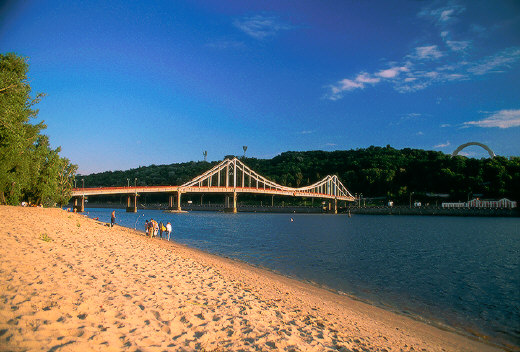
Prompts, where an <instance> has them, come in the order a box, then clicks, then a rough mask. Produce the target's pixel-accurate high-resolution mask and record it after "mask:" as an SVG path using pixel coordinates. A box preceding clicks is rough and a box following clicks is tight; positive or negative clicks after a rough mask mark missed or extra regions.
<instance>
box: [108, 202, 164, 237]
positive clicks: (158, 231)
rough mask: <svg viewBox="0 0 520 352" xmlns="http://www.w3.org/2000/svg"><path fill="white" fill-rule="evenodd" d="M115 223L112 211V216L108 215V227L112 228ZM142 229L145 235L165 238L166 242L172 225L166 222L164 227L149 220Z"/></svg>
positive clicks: (160, 223) (114, 213)
mask: <svg viewBox="0 0 520 352" xmlns="http://www.w3.org/2000/svg"><path fill="white" fill-rule="evenodd" d="M115 223H116V211H115V210H114V211H112V214H111V215H110V227H113V226H114V224H115ZM144 229H145V231H146V235H147V236H150V238H152V237H157V236H159V238H163V234H164V238H167V239H168V241H169V240H170V235H171V233H172V224H171V223H170V222H168V223H167V224H166V225H165V224H163V223H162V222H159V223H158V222H157V221H155V220H154V219H151V220H150V221H148V220H146V222H145V223H144Z"/></svg>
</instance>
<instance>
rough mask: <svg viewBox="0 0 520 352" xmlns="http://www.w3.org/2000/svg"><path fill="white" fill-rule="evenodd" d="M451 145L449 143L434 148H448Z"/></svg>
mask: <svg viewBox="0 0 520 352" xmlns="http://www.w3.org/2000/svg"><path fill="white" fill-rule="evenodd" d="M450 145H451V143H450V141H447V142H446V143H440V144H437V145H434V146H433V147H434V148H447V147H449V146H450Z"/></svg>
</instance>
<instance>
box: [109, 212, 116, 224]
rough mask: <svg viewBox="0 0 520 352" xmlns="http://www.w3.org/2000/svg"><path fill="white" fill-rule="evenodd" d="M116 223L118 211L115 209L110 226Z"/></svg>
mask: <svg viewBox="0 0 520 352" xmlns="http://www.w3.org/2000/svg"><path fill="white" fill-rule="evenodd" d="M115 223H116V211H115V210H113V211H112V216H111V218H110V227H113V226H114V224H115Z"/></svg>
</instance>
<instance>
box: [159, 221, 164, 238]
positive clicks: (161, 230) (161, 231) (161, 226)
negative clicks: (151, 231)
mask: <svg viewBox="0 0 520 352" xmlns="http://www.w3.org/2000/svg"><path fill="white" fill-rule="evenodd" d="M163 229H164V225H163V223H162V221H161V222H160V223H159V238H161V239H162V234H163Z"/></svg>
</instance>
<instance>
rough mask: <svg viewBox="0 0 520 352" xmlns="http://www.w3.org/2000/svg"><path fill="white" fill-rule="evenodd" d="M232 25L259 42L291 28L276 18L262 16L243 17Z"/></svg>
mask: <svg viewBox="0 0 520 352" xmlns="http://www.w3.org/2000/svg"><path fill="white" fill-rule="evenodd" d="M233 24H234V25H235V27H237V28H238V29H240V30H241V31H242V32H244V33H245V34H247V35H249V36H251V37H253V38H255V39H259V40H262V39H265V38H268V37H273V36H275V35H276V34H278V32H280V31H282V30H288V29H292V28H293V26H291V25H289V24H287V23H284V22H283V21H282V20H280V19H279V18H277V17H274V16H264V15H255V16H250V17H243V18H241V19H237V20H235V21H234V22H233Z"/></svg>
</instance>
